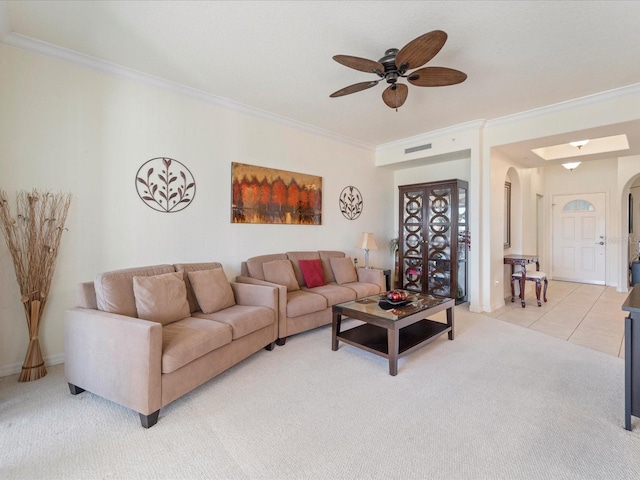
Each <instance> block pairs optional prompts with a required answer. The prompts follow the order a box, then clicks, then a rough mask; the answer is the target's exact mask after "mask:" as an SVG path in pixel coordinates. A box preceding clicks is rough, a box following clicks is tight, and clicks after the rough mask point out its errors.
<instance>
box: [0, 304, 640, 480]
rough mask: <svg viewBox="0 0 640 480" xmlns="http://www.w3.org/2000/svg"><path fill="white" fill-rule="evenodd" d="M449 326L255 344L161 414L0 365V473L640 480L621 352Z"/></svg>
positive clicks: (501, 328) (482, 319)
mask: <svg viewBox="0 0 640 480" xmlns="http://www.w3.org/2000/svg"><path fill="white" fill-rule="evenodd" d="M456 316H457V317H456V319H457V328H456V334H457V337H456V339H455V340H454V341H448V340H447V339H446V336H445V337H444V338H442V339H440V340H438V341H436V342H434V343H433V344H431V345H429V346H426V347H425V348H423V349H421V350H419V351H417V352H415V353H414V354H412V355H410V356H408V357H404V358H403V359H401V361H400V366H399V373H398V376H397V377H391V376H389V375H388V373H387V371H388V370H387V364H386V361H385V360H384V359H382V358H380V357H376V356H373V355H370V354H368V353H366V352H363V351H361V350H358V349H355V348H353V347H350V346H346V345H344V344H341V346H340V349H339V350H338V351H337V352H332V351H331V348H330V333H331V329H330V327H324V328H320V329H317V330H315V331H312V332H307V333H305V334H301V335H298V336H295V337H293V338H291V339H289V340H288V341H287V344H286V345H285V346H284V347H277V348H276V349H275V350H274V351H272V352H267V351H261V352H259V353H258V354H256V355H254V356H253V357H251V358H250V359H248V360H247V361H245V362H243V363H241V364H240V365H238V366H236V367H234V368H232V369H231V370H229V371H228V372H226V373H225V374H223V375H221V376H219V377H217V378H215V379H213V380H212V381H210V382H208V383H207V384H205V385H203V386H202V387H200V388H198V389H196V390H195V391H193V392H191V393H190V394H188V395H186V396H185V397H183V398H181V399H179V400H177V401H175V402H174V403H172V404H171V405H169V406H168V407H166V408H164V409H163V410H162V411H161V413H160V420H159V422H158V424H157V425H156V426H154V427H153V428H151V429H149V430H145V429H143V428H142V427H140V424H139V419H138V415H137V414H136V413H134V412H132V411H130V410H128V409H125V408H123V407H120V406H118V405H115V404H113V403H111V402H108V401H106V400H103V399H101V398H99V397H96V396H95V395H92V394H90V393H87V392H85V393H83V394H81V395H78V396H76V397H73V396H71V395H70V394H69V392H68V389H67V385H66V383H65V382H64V372H63V366H56V367H52V368H50V369H49V375H47V376H46V377H45V378H43V379H41V380H38V381H36V382H33V383H29V384H19V383H17V381H16V380H17V377H16V376H11V377H5V378H0V478H2V479H15V478H24V479H38V478H54V479H55V478H78V479H93V478H96V479H128V478H132V479H143V478H145V479H146V478H149V479H163V478H169V479H181V478H185V479H191V478H193V479H215V478H229V479H231V478H233V479H236V478H239V479H244V478H246V479H253V478H267V479H280V478H282V479H305V478H308V479H324V478H334V479H353V478H358V479H359V478H362V479H378V478H379V479H413V478H416V479H417V478H428V479H484V478H487V479H618V480H619V479H632V478H633V479H637V478H640V421H639V420H638V419H635V420H634V427H635V430H634V431H633V432H627V431H626V430H624V428H623V423H624V418H623V414H624V361H623V360H621V359H619V358H615V357H612V356H609V355H605V354H601V353H599V352H596V351H593V350H589V349H586V348H583V347H580V346H577V345H573V344H571V343H568V342H563V341H561V340H557V339H555V338H553V337H550V336H546V335H544V334H542V333H538V332H534V331H531V330H527V329H523V328H520V327H517V326H514V325H511V324H507V323H504V322H501V321H499V320H495V319H492V318H489V317H486V316H483V315H474V314H470V313H469V312H468V311H467V310H466V309H465V307H464V306H463V307H458V308H457V309H456Z"/></svg>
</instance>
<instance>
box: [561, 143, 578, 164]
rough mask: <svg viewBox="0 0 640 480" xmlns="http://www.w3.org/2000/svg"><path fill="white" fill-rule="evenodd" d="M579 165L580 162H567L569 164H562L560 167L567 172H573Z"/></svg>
mask: <svg viewBox="0 0 640 480" xmlns="http://www.w3.org/2000/svg"><path fill="white" fill-rule="evenodd" d="M581 146H582V145H581ZM581 163H582V162H569V163H563V164H562V166H563V167H564V168H566V169H567V170H573V169H574V168H577V167H578V165H580V164H581Z"/></svg>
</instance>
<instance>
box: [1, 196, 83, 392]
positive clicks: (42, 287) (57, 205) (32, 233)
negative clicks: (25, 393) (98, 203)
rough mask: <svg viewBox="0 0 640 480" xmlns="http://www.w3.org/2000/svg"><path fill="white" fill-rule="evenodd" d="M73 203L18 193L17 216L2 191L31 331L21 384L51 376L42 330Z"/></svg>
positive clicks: (6, 225) (5, 222)
mask: <svg viewBox="0 0 640 480" xmlns="http://www.w3.org/2000/svg"><path fill="white" fill-rule="evenodd" d="M70 203H71V194H62V193H55V194H54V193H50V192H47V191H39V190H32V191H31V192H26V191H20V192H18V193H17V194H16V207H17V208H16V214H15V216H14V215H12V213H11V208H10V206H9V201H8V200H7V194H6V193H5V192H4V191H3V190H0V229H2V233H3V234H4V238H5V240H6V242H7V247H9V253H10V254H11V258H12V259H13V266H14V268H15V271H16V280H17V281H18V285H19V287H20V294H21V295H22V297H21V299H20V301H21V302H22V304H23V307H24V314H25V316H26V319H27V328H28V329H29V347H28V349H27V355H26V357H25V360H24V364H23V366H22V372H21V373H20V377H19V378H18V381H19V382H29V381H31V380H37V379H38V378H41V377H44V376H45V375H46V374H47V370H46V368H45V366H44V360H43V358H42V351H41V350H40V342H39V341H38V329H39V326H40V319H41V318H42V312H43V311H44V307H45V305H46V303H47V297H48V295H49V287H50V286H51V279H52V277H53V271H54V268H55V264H56V258H57V256H58V247H59V245H60V238H61V237H62V232H63V231H64V222H65V221H66V219H67V212H68V210H69V205H70Z"/></svg>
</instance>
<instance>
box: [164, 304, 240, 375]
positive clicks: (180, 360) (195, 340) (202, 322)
mask: <svg viewBox="0 0 640 480" xmlns="http://www.w3.org/2000/svg"><path fill="white" fill-rule="evenodd" d="M231 338H232V332H231V327H230V326H229V325H226V324H224V323H220V322H214V321H212V320H206V319H203V318H194V317H188V318H185V319H183V320H180V321H178V322H174V323H171V324H169V325H165V326H164V327H162V373H171V372H173V371H175V370H177V369H179V368H180V367H184V366H185V365H186V364H188V363H189V362H192V361H193V360H195V359H196V358H200V357H201V356H203V355H206V354H207V353H209V352H211V351H213V350H215V349H216V348H220V347H222V346H224V345H226V344H228V343H231Z"/></svg>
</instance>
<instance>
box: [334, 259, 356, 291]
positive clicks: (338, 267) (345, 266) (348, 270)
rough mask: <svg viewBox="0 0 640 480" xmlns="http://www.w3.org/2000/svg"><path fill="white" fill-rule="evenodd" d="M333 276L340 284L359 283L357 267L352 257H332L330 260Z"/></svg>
mask: <svg viewBox="0 0 640 480" xmlns="http://www.w3.org/2000/svg"><path fill="white" fill-rule="evenodd" d="M329 261H330V263H331V269H332V270H333V275H334V276H335V277H336V282H337V283H338V284H342V283H351V282H357V281H358V274H357V272H356V267H355V266H354V265H353V260H351V257H342V258H339V257H332V258H330V259H329Z"/></svg>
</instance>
